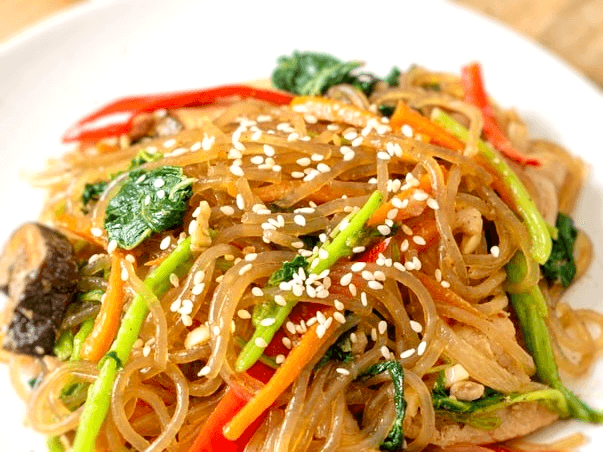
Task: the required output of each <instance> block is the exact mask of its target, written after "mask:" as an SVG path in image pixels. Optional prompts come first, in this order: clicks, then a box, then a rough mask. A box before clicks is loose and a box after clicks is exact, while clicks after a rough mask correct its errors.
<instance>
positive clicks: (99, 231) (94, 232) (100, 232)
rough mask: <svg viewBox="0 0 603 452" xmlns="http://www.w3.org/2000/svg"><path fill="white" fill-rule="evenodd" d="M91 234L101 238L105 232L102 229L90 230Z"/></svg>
mask: <svg viewBox="0 0 603 452" xmlns="http://www.w3.org/2000/svg"><path fill="white" fill-rule="evenodd" d="M90 234H92V235H93V236H94V237H100V236H101V235H103V231H102V229H101V228H90Z"/></svg>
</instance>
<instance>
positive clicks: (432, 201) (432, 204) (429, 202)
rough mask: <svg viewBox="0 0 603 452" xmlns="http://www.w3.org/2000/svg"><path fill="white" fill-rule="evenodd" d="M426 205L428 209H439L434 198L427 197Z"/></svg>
mask: <svg viewBox="0 0 603 452" xmlns="http://www.w3.org/2000/svg"><path fill="white" fill-rule="evenodd" d="M427 207H429V208H430V209H433V210H439V208H440V205H439V204H438V202H437V201H436V200H435V199H433V198H427Z"/></svg>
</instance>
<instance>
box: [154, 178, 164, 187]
mask: <svg viewBox="0 0 603 452" xmlns="http://www.w3.org/2000/svg"><path fill="white" fill-rule="evenodd" d="M164 185H165V181H164V180H163V179H162V178H157V179H155V181H154V182H153V187H155V188H161V187H163V186H164Z"/></svg>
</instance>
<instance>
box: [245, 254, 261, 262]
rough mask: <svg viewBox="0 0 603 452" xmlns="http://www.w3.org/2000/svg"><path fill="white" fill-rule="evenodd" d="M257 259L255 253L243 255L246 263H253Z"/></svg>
mask: <svg viewBox="0 0 603 452" xmlns="http://www.w3.org/2000/svg"><path fill="white" fill-rule="evenodd" d="M257 257H258V255H257V253H249V254H246V255H245V260H246V261H247V262H253V261H254V260H256V259H257Z"/></svg>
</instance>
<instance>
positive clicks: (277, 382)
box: [224, 308, 337, 441]
mask: <svg viewBox="0 0 603 452" xmlns="http://www.w3.org/2000/svg"><path fill="white" fill-rule="evenodd" d="M334 312H335V310H334V309H332V308H330V309H325V310H323V314H324V315H325V317H330V316H331V315H332V314H333V313H334ZM320 326H321V325H320V324H318V323H315V324H314V325H312V327H311V328H309V329H308V331H307V332H306V334H304V335H303V337H302V338H301V340H300V342H299V343H298V344H297V345H296V346H295V347H294V348H293V350H291V352H290V353H289V356H288V357H287V359H286V360H285V362H284V363H283V364H282V365H281V366H280V367H279V368H278V369H277V370H276V372H275V373H274V376H273V377H272V378H271V379H270V381H269V382H268V383H266V385H265V386H264V387H263V388H262V389H260V390H259V391H258V392H257V393H256V394H255V396H254V397H253V398H252V399H251V400H250V401H249V403H247V405H245V406H244V407H243V408H242V409H241V411H239V412H238V413H237V414H236V415H235V416H234V417H233V418H232V421H230V423H229V424H228V425H227V426H226V427H225V428H224V436H225V437H226V438H227V439H229V440H230V441H234V440H236V439H237V438H239V437H240V436H241V435H242V434H243V432H244V431H245V430H246V429H247V428H248V427H249V426H250V425H251V424H253V422H254V421H255V420H256V419H257V418H258V417H259V416H261V415H262V413H263V412H264V411H265V410H266V409H267V408H268V407H270V405H272V404H273V403H274V402H275V401H276V399H277V398H278V397H279V396H280V395H281V394H282V393H283V392H285V390H286V389H287V388H288V387H289V385H291V383H293V382H294V381H295V379H296V378H297V377H298V376H299V374H300V373H301V371H302V370H303V368H304V367H305V366H306V364H307V363H308V362H309V361H310V360H311V359H312V357H313V356H314V355H315V354H316V351H317V350H318V349H319V348H320V347H321V345H323V344H324V343H325V342H326V341H327V340H328V339H329V336H330V335H329V334H328V333H329V332H330V331H329V330H332V329H335V328H337V326H336V325H335V322H333V323H332V324H331V326H330V327H329V328H328V329H327V330H326V332H325V333H324V334H323V335H321V336H319V335H318V333H317V329H318V328H319V327H320ZM323 328H324V327H323Z"/></svg>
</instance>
